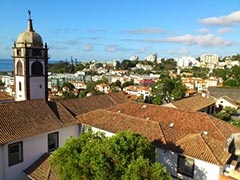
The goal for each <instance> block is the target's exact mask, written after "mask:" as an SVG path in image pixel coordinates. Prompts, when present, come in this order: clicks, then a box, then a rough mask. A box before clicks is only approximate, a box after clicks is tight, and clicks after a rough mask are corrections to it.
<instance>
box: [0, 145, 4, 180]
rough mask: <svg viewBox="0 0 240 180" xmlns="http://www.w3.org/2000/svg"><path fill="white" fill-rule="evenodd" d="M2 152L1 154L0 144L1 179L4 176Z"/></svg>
mask: <svg viewBox="0 0 240 180" xmlns="http://www.w3.org/2000/svg"><path fill="white" fill-rule="evenodd" d="M3 160H4V154H3V146H2V145H0V179H3V177H4V171H3V164H4V161H3Z"/></svg>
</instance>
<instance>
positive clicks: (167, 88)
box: [151, 78, 186, 105]
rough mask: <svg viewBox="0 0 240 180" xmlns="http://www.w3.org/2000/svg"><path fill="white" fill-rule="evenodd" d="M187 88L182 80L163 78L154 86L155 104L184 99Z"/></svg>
mask: <svg viewBox="0 0 240 180" xmlns="http://www.w3.org/2000/svg"><path fill="white" fill-rule="evenodd" d="M185 92H186V87H185V86H184V85H183V84H182V82H181V80H180V79H169V78H163V79H161V80H160V81H158V82H156V83H154V84H153V85H152V94H153V95H152V97H151V98H152V100H151V102H152V103H153V104H158V105H160V104H163V103H164V102H167V103H169V102H172V101H174V100H179V99H182V98H183V97H184V95H185Z"/></svg>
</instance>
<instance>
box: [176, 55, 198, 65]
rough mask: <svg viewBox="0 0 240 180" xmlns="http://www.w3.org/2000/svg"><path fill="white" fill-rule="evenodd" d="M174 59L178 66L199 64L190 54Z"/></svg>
mask: <svg viewBox="0 0 240 180" xmlns="http://www.w3.org/2000/svg"><path fill="white" fill-rule="evenodd" d="M175 60H176V61H177V66H178V67H189V66H199V61H197V60H196V59H195V58H193V57H190V56H183V57H181V58H179V59H175Z"/></svg>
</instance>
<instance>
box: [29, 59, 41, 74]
mask: <svg viewBox="0 0 240 180" xmlns="http://www.w3.org/2000/svg"><path fill="white" fill-rule="evenodd" d="M32 75H33V76H42V75H43V65H42V63H40V62H39V61H36V62H34V63H33V64H32Z"/></svg>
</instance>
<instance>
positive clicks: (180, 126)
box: [78, 102, 240, 180]
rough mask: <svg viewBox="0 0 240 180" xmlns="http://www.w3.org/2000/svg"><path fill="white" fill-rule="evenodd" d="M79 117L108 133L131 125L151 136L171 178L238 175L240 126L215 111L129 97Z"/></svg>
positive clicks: (213, 179) (212, 179)
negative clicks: (199, 110)
mask: <svg viewBox="0 0 240 180" xmlns="http://www.w3.org/2000/svg"><path fill="white" fill-rule="evenodd" d="M78 119H79V121H80V122H81V123H83V124H85V125H87V126H91V127H93V128H94V131H97V130H99V131H104V132H107V134H108V135H112V133H116V132H118V131H124V130H130V131H132V132H134V133H139V134H141V135H143V136H145V137H147V139H148V140H149V141H150V142H152V143H153V144H154V145H155V146H156V147H157V152H158V157H157V160H158V161H159V162H161V163H162V164H163V165H164V166H166V168H167V172H169V173H170V174H171V176H172V178H173V179H186V180H191V179H201V180H219V178H220V177H221V176H225V177H226V176H231V174H232V172H233V171H234V172H236V173H238V175H239V174H240V172H239V171H237V170H236V169H237V168H238V167H237V166H236V164H237V162H238V159H237V157H236V158H234V156H235V154H236V155H238V154H239V153H238V148H239V145H237V143H234V141H235V142H236V141H237V142H238V138H239V136H240V128H238V127H234V126H232V125H230V124H229V123H227V122H224V121H222V120H219V119H217V118H214V117H213V116H209V115H207V114H203V113H200V112H195V113H191V112H189V111H182V110H179V109H174V108H167V107H159V106H155V105H149V104H142V103H134V102H127V103H124V104H120V105H117V106H114V107H112V108H110V109H104V110H103V109H102V110H101V109H99V110H96V111H92V112H89V113H87V114H85V115H84V116H78ZM93 119H94V120H93ZM230 129H231V130H230ZM231 149H232V150H231ZM229 178H230V177H229Z"/></svg>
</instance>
